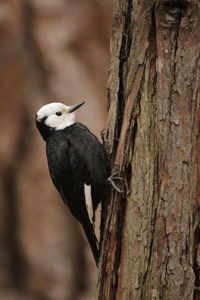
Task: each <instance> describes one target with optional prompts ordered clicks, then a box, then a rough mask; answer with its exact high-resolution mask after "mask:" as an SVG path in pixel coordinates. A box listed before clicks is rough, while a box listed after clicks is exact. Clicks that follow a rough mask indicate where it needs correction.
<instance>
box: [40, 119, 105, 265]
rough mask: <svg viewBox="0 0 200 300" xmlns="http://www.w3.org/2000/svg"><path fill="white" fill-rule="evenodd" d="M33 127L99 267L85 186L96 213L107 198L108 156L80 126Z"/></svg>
mask: <svg viewBox="0 0 200 300" xmlns="http://www.w3.org/2000/svg"><path fill="white" fill-rule="evenodd" d="M43 121H45V120H43ZM36 124H37V127H38V129H39V131H40V133H41V135H42V137H43V138H44V140H45V141H46V154H47V160H48V166H49V172H50V175H51V179H52V181H53V183H54V185H55V187H56V188H57V190H58V191H59V193H60V195H61V197H62V199H63V201H64V203H65V204H67V205H68V207H69V209H70V211H71V212H72V214H73V215H74V216H75V217H76V218H77V219H78V220H79V221H80V222H81V224H82V226H83V229H84V231H85V234H86V236H87V239H88V241H89V243H90V246H91V249H92V253H93V256H94V259H95V261H96V263H98V257H99V249H98V242H97V239H96V236H95V232H94V228H93V225H92V224H91V222H90V219H89V216H88V212H87V208H86V202H85V194H84V184H87V185H91V194H92V195H91V196H92V202H93V209H94V210H95V209H96V208H97V206H98V204H99V203H100V202H101V201H104V199H105V197H106V192H107V183H106V180H107V178H108V177H109V175H110V174H109V173H110V171H109V163H108V158H107V153H106V151H105V149H104V147H103V145H102V144H101V143H100V142H99V141H98V139H97V138H96V137H95V136H94V135H93V134H92V133H91V132H90V131H89V129H88V128H87V127H85V126H84V125H82V124H80V123H74V124H73V125H71V126H69V127H66V128H65V129H63V130H54V129H52V128H49V127H48V126H46V125H45V124H44V122H36Z"/></svg>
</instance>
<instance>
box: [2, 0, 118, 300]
mask: <svg viewBox="0 0 200 300" xmlns="http://www.w3.org/2000/svg"><path fill="white" fill-rule="evenodd" d="M111 2H112V1H111V0H73V1H70V0H56V1H55V0H24V1H22V0H1V1H0V131H1V139H0V176H1V178H0V300H18V299H19V300H23V299H24V300H29V299H37V300H90V299H91V300H93V299H94V298H95V297H94V295H95V287H96V281H97V270H96V266H95V263H94V261H93V257H92V255H91V252H90V249H89V248H88V245H87V242H86V240H85V237H84V236H83V234H82V228H80V226H79V224H78V222H77V221H74V220H73V218H72V217H71V215H70V213H69V212H68V210H67V208H66V207H65V205H64V204H63V202H62V201H61V200H60V198H59V196H58V194H57V192H56V190H55V188H54V187H53V185H52V183H51V180H50V177H49V174H48V169H47V162H46V155H45V145H44V142H43V140H42V138H41V137H40V135H39V133H38V132H37V130H36V128H35V113H36V111H37V110H38V109H39V108H40V107H41V106H42V105H44V104H46V103H48V102H52V101H61V102H64V103H66V104H68V105H72V104H76V103H80V102H81V101H83V100H84V101H86V104H85V105H84V106H83V107H82V108H81V109H80V110H79V111H78V113H77V118H78V121H79V122H82V123H84V124H86V125H87V126H88V127H89V128H90V129H91V131H93V132H94V133H95V134H96V135H97V136H99V133H100V131H101V129H103V128H105V127H106V118H107V113H106V94H107V90H106V81H107V70H108V68H109V39H110V35H111V18H112V3H111Z"/></svg>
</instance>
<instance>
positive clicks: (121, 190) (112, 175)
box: [107, 172, 124, 193]
mask: <svg viewBox="0 0 200 300" xmlns="http://www.w3.org/2000/svg"><path fill="white" fill-rule="evenodd" d="M117 174H119V172H115V173H113V174H111V176H110V177H108V179H107V181H108V182H109V183H110V184H111V185H112V187H113V188H114V189H115V190H116V191H117V192H118V193H123V192H124V190H123V189H121V188H119V187H118V186H117V184H116V183H115V180H118V181H121V182H123V178H122V177H120V176H115V175H117Z"/></svg>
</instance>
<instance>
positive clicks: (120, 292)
mask: <svg viewBox="0 0 200 300" xmlns="http://www.w3.org/2000/svg"><path fill="white" fill-rule="evenodd" d="M199 28H200V2H199V1H197V0H193V1H192V0H190V1H155V0H151V1H150V0H149V1H147V0H141V1H130V0H123V1H119V0H115V2H114V14H113V33H112V40H111V68H110V77H109V83H108V87H109V121H108V128H109V134H108V144H109V152H110V154H111V159H112V164H113V169H114V170H115V171H116V170H117V171H119V175H120V176H121V177H122V178H123V181H124V188H123V193H118V192H117V191H115V190H112V192H111V198H110V201H109V203H108V205H107V207H106V209H105V208H104V209H103V218H104V219H105V221H104V232H103V239H102V255H101V261H100V274H99V290H98V299H99V300H107V299H109V300H112V299H118V300H124V299H125V300H128V299H131V300H137V299H143V300H148V299H154V300H156V299H162V300H165V299H168V300H173V299H176V300H178V299H180V300H182V299H187V300H188V299H199V298H198V296H199V294H200V292H199V291H198V285H200V280H199V267H200V264H199V260H198V249H199V248H198V246H199V243H200V229H199V227H198V218H197V217H198V202H199V201H200V199H199V196H200V184H199V180H200V166H199V162H200V138H199V122H200V97H199V87H200V85H199V83H200V80H199V79H200V76H199V73H200V60H199V55H200V46H199V45H200V30H199ZM119 175H117V176H119ZM195 286H196V287H195Z"/></svg>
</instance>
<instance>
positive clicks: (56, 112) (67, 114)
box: [36, 102, 85, 130]
mask: <svg viewBox="0 0 200 300" xmlns="http://www.w3.org/2000/svg"><path fill="white" fill-rule="evenodd" d="M84 103H85V102H81V103H80V104H77V105H73V106H67V105H64V104H62V103H59V102H53V103H50V104H46V105H44V106H42V108H40V109H39V110H38V112H37V114H36V121H37V122H43V123H44V124H45V125H46V126H49V127H50V128H54V129H55V130H61V129H64V128H66V127H68V126H71V125H72V124H74V123H75V110H77V109H78V108H79V107H80V106H81V105H83V104H84Z"/></svg>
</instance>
